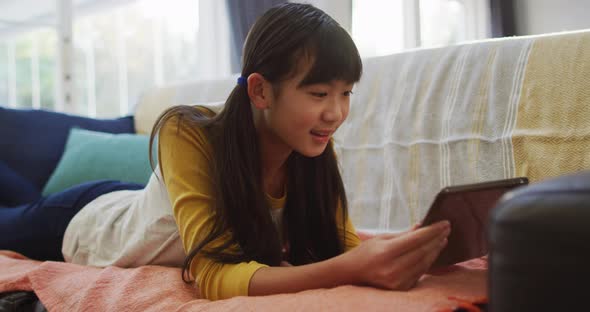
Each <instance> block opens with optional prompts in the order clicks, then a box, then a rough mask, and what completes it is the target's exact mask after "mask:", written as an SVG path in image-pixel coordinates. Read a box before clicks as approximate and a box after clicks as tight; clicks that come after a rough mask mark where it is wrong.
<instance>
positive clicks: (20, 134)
mask: <svg viewBox="0 0 590 312" xmlns="http://www.w3.org/2000/svg"><path fill="white" fill-rule="evenodd" d="M74 126H76V127H80V128H84V129H88V130H95V131H102V132H110V133H133V132H134V125H133V117H131V116H129V117H123V118H117V119H93V118H85V117H80V116H73V115H67V114H62V113H56V112H50V111H44V110H20V109H10V108H3V107H0V133H1V135H0V160H1V161H3V162H4V163H5V164H6V165H7V166H8V167H10V168H12V169H13V170H14V171H15V172H17V173H18V174H20V175H21V176H22V177H24V178H25V179H27V180H28V181H30V182H31V183H32V184H33V185H35V186H36V187H37V188H38V189H39V190H41V189H42V188H43V186H44V185H45V183H46V182H47V180H48V179H49V176H50V175H51V173H52V172H53V169H54V168H55V166H56V165H57V162H58V161H59V158H60V157H61V154H62V153H63V150H64V146H65V143H66V139H67V136H68V133H69V130H70V128H72V127H74Z"/></svg>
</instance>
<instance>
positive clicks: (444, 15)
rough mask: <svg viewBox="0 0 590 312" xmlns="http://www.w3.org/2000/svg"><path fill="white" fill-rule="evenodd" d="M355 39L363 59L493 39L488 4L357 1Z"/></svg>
mask: <svg viewBox="0 0 590 312" xmlns="http://www.w3.org/2000/svg"><path fill="white" fill-rule="evenodd" d="M352 4H353V10H352V37H353V39H354V40H355V42H356V43H357V45H358V47H359V51H360V53H361V55H362V56H364V57H370V56H379V55H386V54H391V53H396V52H401V51H403V50H406V49H411V48H416V47H437V46H444V45H450V44H454V43H458V42H462V41H466V40H476V39H484V38H489V37H490V35H489V20H490V18H489V14H490V13H489V5H488V1H487V0H353V2H352Z"/></svg>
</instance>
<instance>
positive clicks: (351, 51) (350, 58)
mask: <svg viewBox="0 0 590 312" xmlns="http://www.w3.org/2000/svg"><path fill="white" fill-rule="evenodd" d="M297 54H298V53H296V55H297ZM303 54H304V55H305V56H306V59H308V60H311V61H313V63H312V65H311V68H310V69H309V71H308V72H307V75H306V76H305V78H303V80H302V81H301V82H300V83H299V86H300V87H302V86H306V85H311V84H316V83H329V82H331V81H334V80H342V81H345V82H347V83H351V84H352V83H356V82H358V81H359V80H360V79H361V74H362V71H363V65H362V61H361V58H360V55H359V52H358V50H357V48H356V46H355V44H354V42H353V41H352V39H351V38H350V36H349V35H348V33H347V32H346V30H344V29H343V28H341V27H340V26H337V27H326V28H323V29H322V28H321V29H320V30H319V31H318V32H317V33H316V34H315V35H314V36H313V37H312V38H310V40H309V41H308V43H307V44H306V46H304V47H303Z"/></svg>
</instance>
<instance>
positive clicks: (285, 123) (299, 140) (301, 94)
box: [264, 71, 353, 157]
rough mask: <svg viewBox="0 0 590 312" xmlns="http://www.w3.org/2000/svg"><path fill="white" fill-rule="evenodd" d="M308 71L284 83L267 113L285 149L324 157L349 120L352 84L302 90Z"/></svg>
mask: <svg viewBox="0 0 590 312" xmlns="http://www.w3.org/2000/svg"><path fill="white" fill-rule="evenodd" d="M305 74H306V71H303V72H302V73H299V74H297V75H296V76H295V77H293V78H291V79H289V80H286V81H284V82H283V83H281V86H280V91H279V94H273V95H272V96H271V97H270V98H271V99H270V105H269V107H268V108H267V109H266V110H264V120H265V122H266V128H267V129H268V130H269V131H270V132H272V134H273V135H274V136H275V137H276V138H277V139H278V140H279V141H281V142H282V143H283V144H284V145H285V147H288V148H290V149H291V150H295V151H297V152H299V153H301V154H302V155H305V156H307V157H315V156H319V155H320V154H322V153H323V152H324V150H325V148H326V146H327V144H328V142H329V140H330V138H331V137H332V135H333V134H334V132H335V131H336V130H337V129H338V127H340V125H341V124H342V122H344V120H345V119H346V117H347V116H348V111H349V107H350V95H351V93H352V86H353V85H352V84H349V83H347V82H345V81H341V80H334V81H331V82H329V83H320V84H313V85H307V86H299V83H300V82H301V81H302V80H303V78H304V77H305Z"/></svg>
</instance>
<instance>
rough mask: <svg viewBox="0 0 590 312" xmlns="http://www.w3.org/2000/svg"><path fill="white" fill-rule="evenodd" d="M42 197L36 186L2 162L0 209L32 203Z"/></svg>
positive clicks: (0, 170)
mask: <svg viewBox="0 0 590 312" xmlns="http://www.w3.org/2000/svg"><path fill="white" fill-rule="evenodd" d="M40 196H41V193H40V192H39V189H37V187H35V185H33V184H32V183H31V182H29V180H27V179H25V178H23V177H22V176H21V175H20V174H18V173H16V172H14V170H12V168H10V167H8V165H6V164H5V163H4V162H3V161H0V207H2V206H3V207H11V206H18V205H21V204H26V203H30V202H32V201H34V200H36V199H38V198H39V197H40Z"/></svg>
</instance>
